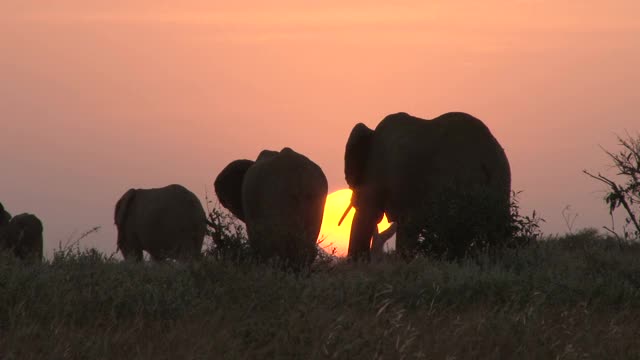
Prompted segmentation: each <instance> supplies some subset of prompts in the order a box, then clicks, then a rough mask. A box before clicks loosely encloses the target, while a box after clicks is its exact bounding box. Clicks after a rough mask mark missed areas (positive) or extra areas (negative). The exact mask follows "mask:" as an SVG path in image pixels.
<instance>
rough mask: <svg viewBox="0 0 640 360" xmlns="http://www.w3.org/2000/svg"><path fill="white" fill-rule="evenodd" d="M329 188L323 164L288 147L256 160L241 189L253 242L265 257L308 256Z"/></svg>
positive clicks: (297, 259)
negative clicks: (320, 164)
mask: <svg viewBox="0 0 640 360" xmlns="http://www.w3.org/2000/svg"><path fill="white" fill-rule="evenodd" d="M327 191H328V184H327V179H326V177H325V175H324V172H323V171H322V169H321V168H320V167H319V166H318V165H317V164H315V163H314V162H313V161H311V160H310V159H308V158H307V157H306V156H304V155H302V154H299V153H297V152H295V151H294V150H292V149H290V148H284V149H282V151H280V152H279V153H277V155H275V156H269V157H266V158H264V157H263V158H262V159H261V160H259V161H256V163H255V164H254V166H252V167H251V168H250V169H249V170H248V171H247V174H246V176H245V181H244V183H243V191H242V193H243V207H244V210H245V216H246V223H247V230H248V232H249V241H250V243H251V245H252V246H253V247H254V248H255V250H257V252H258V253H259V254H260V255H261V256H262V257H265V258H269V257H272V256H279V257H281V258H283V259H285V260H287V261H290V262H293V263H298V264H300V263H304V262H310V261H312V260H313V258H315V251H316V248H315V245H316V241H317V236H318V233H319V231H320V225H321V223H322V214H323V212H324V202H325V201H326V196H327Z"/></svg>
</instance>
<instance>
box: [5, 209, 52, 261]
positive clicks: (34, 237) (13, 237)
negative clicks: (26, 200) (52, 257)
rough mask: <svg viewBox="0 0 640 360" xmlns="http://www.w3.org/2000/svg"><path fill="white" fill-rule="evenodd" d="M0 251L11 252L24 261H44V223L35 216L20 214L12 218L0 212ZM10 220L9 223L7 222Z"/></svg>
mask: <svg viewBox="0 0 640 360" xmlns="http://www.w3.org/2000/svg"><path fill="white" fill-rule="evenodd" d="M0 212H1V213H0V221H2V222H3V223H5V225H4V226H2V227H0V249H1V250H4V251H7V250H9V251H11V252H12V253H13V255H15V256H16V257H17V258H19V259H22V260H28V261H35V262H40V261H42V255H43V239H42V231H43V226H42V221H40V219H38V217H37V216H35V215H33V214H27V213H23V214H18V215H16V216H14V217H10V215H9V213H7V212H6V211H5V210H4V209H1V210H0ZM8 218H10V220H9V221H8V223H7V222H6V220H7V219H8Z"/></svg>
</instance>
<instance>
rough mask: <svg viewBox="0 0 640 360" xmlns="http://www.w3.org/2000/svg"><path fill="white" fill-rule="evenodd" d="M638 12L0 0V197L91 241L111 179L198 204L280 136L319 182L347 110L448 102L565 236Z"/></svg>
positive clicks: (632, 94)
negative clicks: (224, 173) (219, 180)
mask: <svg viewBox="0 0 640 360" xmlns="http://www.w3.org/2000/svg"><path fill="white" fill-rule="evenodd" d="M267 3H268V4H269V5H266V4H267ZM320 3H321V4H322V5H319V4H320ZM639 15H640V2H638V1H637V0H624V1H623V0H618V1H615V0H614V1H605V0H602V1H601V0H572V1H567V0H549V1H545V0H520V1H516V0H511V1H507V0H487V1H476V0H465V1H462V0H438V1H400V2H394V5H390V2H386V1H385V2H373V1H356V2H350V3H347V2H345V1H334V0H330V1H323V2H317V4H316V5H302V2H299V1H290V0H289V1H269V2H266V1H265V2H255V1H240V2H238V1H234V2H231V1H229V2H220V3H218V2H216V1H204V0H198V1H195V0H186V1H179V2H178V1H174V2H170V1H147V0H145V1H100V2H98V1H90V0H82V1H80V0H56V1H42V0H38V1H35V0H8V1H6V0H5V1H2V2H0V164H1V165H0V166H1V167H0V202H2V203H3V204H4V205H5V207H6V208H7V209H8V210H9V211H10V212H11V213H12V214H17V213H20V212H31V213H34V214H36V215H38V216H39V217H40V218H41V219H42V221H43V223H44V226H45V250H46V253H47V254H48V255H50V254H51V250H52V249H53V248H55V247H57V246H58V243H59V242H62V243H64V242H65V241H66V240H67V238H68V237H69V236H70V235H71V234H72V233H73V232H74V231H77V232H82V231H84V230H87V229H89V228H91V227H93V226H97V225H100V226H102V228H101V230H100V232H99V233H97V234H94V235H92V236H90V237H88V238H87V239H85V240H83V243H82V245H83V246H96V247H98V248H99V249H101V250H103V251H105V252H108V253H111V252H113V251H115V247H116V246H115V236H116V230H115V226H114V225H113V208H114V205H115V203H116V201H117V200H118V198H119V197H120V196H121V195H122V194H123V193H124V192H125V191H126V190H127V189H129V188H132V187H136V188H143V187H145V188H146V187H160V186H164V185H167V184H171V183H179V184H183V185H185V186H186V187H188V188H189V189H191V190H192V191H193V192H195V193H196V194H197V195H198V196H199V197H200V198H201V199H202V201H203V203H204V198H205V191H207V192H208V193H209V196H210V197H211V196H213V197H215V195H213V188H212V183H213V180H214V178H215V177H216V175H217V174H218V172H219V171H220V170H221V169H222V168H223V167H224V166H225V165H226V164H228V163H229V162H230V161H232V160H235V159H239V158H249V159H254V158H255V157H256V156H257V155H258V153H259V152H260V151H261V150H262V149H274V150H279V149H281V148H283V147H285V146H289V147H291V148H293V149H294V150H296V151H298V152H301V153H303V154H305V155H307V156H308V157H309V158H311V159H312V160H314V161H315V162H316V163H318V164H319V165H320V166H321V167H322V169H323V170H324V172H325V174H326V176H327V179H328V181H329V190H330V191H335V190H338V189H342V188H345V187H346V182H345V180H344V173H343V166H344V165H343V156H344V147H345V142H346V139H347V137H348V135H349V132H350V130H351V128H352V127H353V125H355V124H356V123H357V122H364V123H365V124H367V125H369V126H370V127H375V125H376V124H377V123H378V122H379V121H380V120H381V119H382V118H383V117H384V116H385V115H387V114H389V113H395V112H399V111H404V112H408V113H410V114H412V115H415V116H418V117H423V118H433V117H436V116H438V115H440V114H442V113H444V112H448V111H464V112H468V113H470V114H472V115H474V116H476V117H478V118H480V119H482V120H483V121H484V122H485V123H486V124H487V126H489V128H490V129H491V131H492V132H493V134H494V136H495V137H496V138H497V139H498V141H499V142H500V143H501V144H502V146H503V147H504V148H505V151H506V153H507V156H508V158H509V161H510V164H511V170H512V177H513V184H512V185H513V189H514V190H523V191H524V192H523V194H522V196H521V203H522V205H523V208H524V209H525V210H526V211H527V212H530V211H531V210H532V209H536V210H537V212H538V213H540V214H541V215H542V217H544V218H545V219H546V223H545V224H544V226H543V230H544V231H545V232H546V233H556V232H560V233H562V232H565V231H566V227H565V225H564V222H563V219H562V216H561V211H562V209H563V208H564V207H565V206H566V205H571V207H572V209H573V210H574V211H575V212H577V213H578V214H579V216H578V218H577V220H576V224H575V226H576V227H577V228H580V227H587V226H593V227H601V226H603V225H610V220H609V217H608V212H607V208H606V206H605V204H604V203H603V202H602V196H603V191H602V190H603V187H602V186H601V185H600V184H598V183H596V182H594V181H593V180H592V179H590V178H588V177H586V176H585V175H583V174H582V173H581V171H582V170H583V169H589V170H593V171H605V172H606V171H609V169H608V168H607V166H608V161H607V158H606V156H605V155H604V153H603V152H602V150H601V149H600V147H599V146H603V147H605V148H607V149H615V144H616V134H624V132H625V130H628V131H630V132H631V133H635V132H637V131H639V130H640V127H639V124H640V116H639V110H638V105H639V104H640V90H639V88H638V84H640V40H639V39H640V25H639V23H638V20H637V19H638V16H639ZM621 225H622V224H621V223H618V224H617V226H618V228H619V226H621Z"/></svg>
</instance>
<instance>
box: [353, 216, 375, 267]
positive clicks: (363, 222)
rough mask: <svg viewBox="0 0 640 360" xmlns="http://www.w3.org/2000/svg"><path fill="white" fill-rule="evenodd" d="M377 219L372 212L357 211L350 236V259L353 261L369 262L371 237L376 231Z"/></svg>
mask: <svg viewBox="0 0 640 360" xmlns="http://www.w3.org/2000/svg"><path fill="white" fill-rule="evenodd" d="M376 225H377V217H376V215H375V213H373V212H371V211H365V209H362V210H359V209H358V210H356V213H355V215H354V217H353V223H352V224H351V234H350V235H349V252H348V255H349V258H351V259H353V260H369V248H370V246H371V237H372V236H373V232H374V230H375V229H376Z"/></svg>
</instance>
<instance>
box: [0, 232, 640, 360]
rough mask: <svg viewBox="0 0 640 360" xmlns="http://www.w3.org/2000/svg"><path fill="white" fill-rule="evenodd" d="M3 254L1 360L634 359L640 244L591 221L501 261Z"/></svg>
mask: <svg viewBox="0 0 640 360" xmlns="http://www.w3.org/2000/svg"><path fill="white" fill-rule="evenodd" d="M54 259H55V260H54V261H45V262H44V263H43V264H32V265H27V264H24V263H21V262H18V261H16V260H15V259H13V258H11V257H2V258H1V259H0V354H2V355H3V359H52V358H53V359H56V358H66V359H115V358H123V359H124V358H126V359H178V358H179V359H203V358H223V359H240V358H242V359H262V358H270V359H273V358H277V359H284V358H287V359H289V358H291V359H325V358H330V359H372V358H385V359H401V358H404V359H424V358H431V359H433V358H437V359H445V358H457V359H462V358H476V359H478V358H482V359H492V358H495V359H505V358H518V359H539V358H548V359H553V358H570V359H574V358H575V359H577V358H595V359H597V358H616V359H621V358H638V357H639V356H640V348H639V347H638V346H637V334H638V331H639V329H640V325H638V324H640V275H639V274H640V246H639V245H638V244H634V243H624V242H620V241H617V240H616V239H615V238H614V237H611V236H603V235H601V234H598V233H597V232H596V231H595V230H584V231H579V232H576V233H575V234H573V235H569V236H564V237H550V238H549V237H547V238H543V239H540V241H536V242H531V243H529V244H528V245H524V246H523V247H521V248H520V249H518V250H509V249H507V250H505V253H504V254H503V256H501V257H500V258H499V259H498V260H497V261H495V259H489V257H488V256H486V255H482V254H481V255H479V256H478V257H477V258H476V259H474V260H467V259H463V260H461V261H459V262H453V263H452V262H447V261H438V260H433V259H428V258H423V257H419V258H417V259H415V260H414V261H412V262H410V263H408V264H407V263H406V262H404V261H400V260H394V258H393V257H389V258H388V259H386V260H385V261H382V262H379V263H370V264H354V263H345V262H340V263H338V264H335V265H333V266H325V267H319V268H316V269H315V271H313V272H311V273H308V274H306V275H305V276H300V275H295V274H292V273H287V272H283V271H280V270H278V269H277V268H274V267H271V266H268V265H261V264H255V263H250V262H243V263H238V262H233V261H219V260H216V259H214V258H212V257H205V258H204V259H203V260H202V261H199V262H193V263H178V262H163V263H156V262H146V263H130V262H121V261H117V260H115V259H114V258H112V257H109V256H106V255H104V254H101V253H100V252H98V251H96V250H93V249H90V250H80V249H78V248H75V250H69V249H67V251H64V252H62V253H60V254H57V256H55V257H54Z"/></svg>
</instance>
